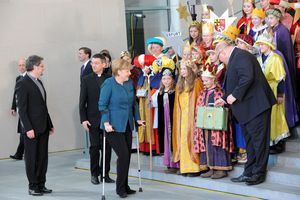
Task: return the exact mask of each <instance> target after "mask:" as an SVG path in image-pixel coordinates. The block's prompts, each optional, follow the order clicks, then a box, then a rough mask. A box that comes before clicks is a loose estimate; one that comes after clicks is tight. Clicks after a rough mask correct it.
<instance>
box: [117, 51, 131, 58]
mask: <svg viewBox="0 0 300 200" xmlns="http://www.w3.org/2000/svg"><path fill="white" fill-rule="evenodd" d="M124 56H128V57H131V56H130V54H129V52H128V51H121V53H120V57H121V58H123V57H124Z"/></svg>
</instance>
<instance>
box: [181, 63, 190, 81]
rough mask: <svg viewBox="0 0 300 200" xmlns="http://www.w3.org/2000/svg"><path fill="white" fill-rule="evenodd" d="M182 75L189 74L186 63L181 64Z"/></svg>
mask: <svg viewBox="0 0 300 200" xmlns="http://www.w3.org/2000/svg"><path fill="white" fill-rule="evenodd" d="M180 75H181V76H182V77H183V78H185V77H187V75H188V71H187V68H186V66H185V65H181V66H180Z"/></svg>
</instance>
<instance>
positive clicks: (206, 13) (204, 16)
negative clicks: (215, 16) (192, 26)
mask: <svg viewBox="0 0 300 200" xmlns="http://www.w3.org/2000/svg"><path fill="white" fill-rule="evenodd" d="M201 17H202V19H210V12H209V10H208V11H204V12H203V13H202V16H201Z"/></svg>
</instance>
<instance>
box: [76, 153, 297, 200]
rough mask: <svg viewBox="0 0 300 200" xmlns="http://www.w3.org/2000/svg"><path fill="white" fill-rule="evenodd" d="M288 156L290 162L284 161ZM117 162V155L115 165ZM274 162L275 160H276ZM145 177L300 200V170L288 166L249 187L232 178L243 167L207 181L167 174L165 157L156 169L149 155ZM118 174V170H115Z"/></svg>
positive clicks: (81, 164) (85, 163) (85, 164)
mask: <svg viewBox="0 0 300 200" xmlns="http://www.w3.org/2000/svg"><path fill="white" fill-rule="evenodd" d="M281 157H282V158H281ZM285 157H286V160H284V159H285ZM293 158H295V153H283V154H282V155H281V154H279V155H276V156H271V157H270V160H271V161H272V160H276V159H277V162H278V161H279V162H280V163H285V164H289V163H290V164H291V159H293ZM115 161H116V157H115V155H114V154H113V157H112V162H115ZM273 162H274V161H273ZM140 163H141V176H142V178H146V179H154V180H158V181H165V182H171V183H175V184H182V185H188V186H194V187H199V188H205V189H210V190H218V191H223V192H230V193H235V194H241V195H247V196H255V197H260V198H265V199H289V200H290V199H291V200H293V199H295V200H296V199H297V200H299V199H300V170H299V169H298V168H291V167H286V166H280V165H276V166H272V165H269V167H268V168H269V169H268V174H267V179H266V182H265V183H263V184H260V185H257V186H247V185H245V184H243V183H238V184H237V183H233V182H231V181H230V178H232V177H237V176H239V175H240V174H242V172H243V165H236V166H235V167H234V170H232V171H231V172H230V173H229V177H226V178H224V179H220V180H212V179H204V178H201V177H195V178H189V177H183V176H179V175H172V174H166V173H164V170H165V169H166V167H165V166H163V164H162V156H154V157H153V160H152V163H153V165H152V170H150V166H149V156H145V155H141V157H140ZM76 167H78V168H85V169H89V160H88V159H82V160H79V161H77V163H76ZM112 172H114V173H115V169H112ZM129 174H130V175H131V176H138V167H137V154H136V153H135V154H132V159H131V165H130V172H129Z"/></svg>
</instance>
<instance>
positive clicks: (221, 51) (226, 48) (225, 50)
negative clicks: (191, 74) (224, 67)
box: [215, 41, 234, 64]
mask: <svg viewBox="0 0 300 200" xmlns="http://www.w3.org/2000/svg"><path fill="white" fill-rule="evenodd" d="M233 48H234V46H232V45H230V44H228V43H227V42H225V41H220V42H219V43H218V44H217V45H216V49H215V50H216V53H217V54H218V57H219V60H220V61H221V62H223V63H225V64H228V61H229V57H230V54H231V52H232V49H233Z"/></svg>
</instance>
